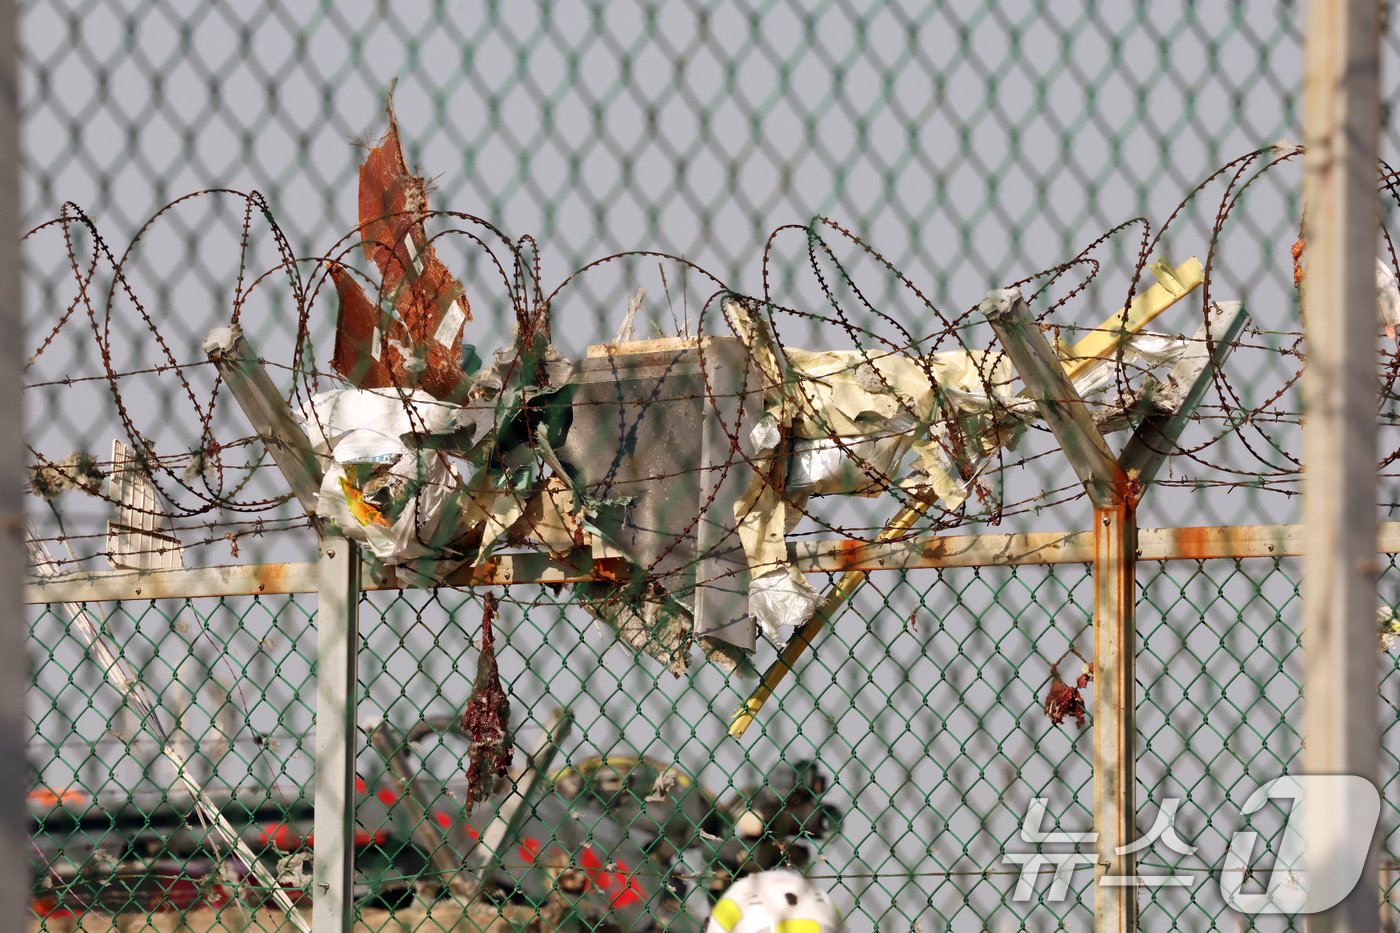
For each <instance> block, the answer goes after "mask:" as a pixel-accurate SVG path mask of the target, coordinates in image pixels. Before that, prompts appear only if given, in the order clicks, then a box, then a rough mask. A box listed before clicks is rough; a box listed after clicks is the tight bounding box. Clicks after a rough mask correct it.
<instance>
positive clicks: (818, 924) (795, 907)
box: [705, 869, 847, 933]
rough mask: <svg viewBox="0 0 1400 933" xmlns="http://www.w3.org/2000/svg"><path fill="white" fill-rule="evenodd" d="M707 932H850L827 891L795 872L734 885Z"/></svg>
mask: <svg viewBox="0 0 1400 933" xmlns="http://www.w3.org/2000/svg"><path fill="white" fill-rule="evenodd" d="M705 933H847V931H846V921H845V920H843V919H842V918H841V911H839V910H837V909H836V905H835V904H833V903H832V902H831V897H830V896H828V895H827V893H826V892H825V891H820V890H818V889H817V888H814V887H813V886H812V885H811V884H809V883H808V881H807V879H806V878H804V877H802V876H801V875H799V874H798V873H797V872H795V871H788V870H786V869H777V870H774V871H761V872H758V873H757V874H753V875H748V876H746V877H743V878H740V879H739V880H738V881H736V882H734V884H732V885H731V886H730V888H729V890H728V891H725V892H724V897H722V898H720V899H719V902H718V903H717V904H715V907H714V910H712V911H711V912H710V922H709V924H707V925H706V927H705Z"/></svg>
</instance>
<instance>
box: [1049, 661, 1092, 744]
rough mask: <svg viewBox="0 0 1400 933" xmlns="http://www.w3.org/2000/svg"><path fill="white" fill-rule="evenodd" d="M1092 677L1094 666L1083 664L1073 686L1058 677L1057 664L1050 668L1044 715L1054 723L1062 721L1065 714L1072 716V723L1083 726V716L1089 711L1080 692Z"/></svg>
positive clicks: (1058, 723)
mask: <svg viewBox="0 0 1400 933" xmlns="http://www.w3.org/2000/svg"><path fill="white" fill-rule="evenodd" d="M1093 679H1094V666H1093V665H1092V664H1086V665H1084V669H1083V670H1081V671H1080V672H1079V677H1078V678H1077V679H1076V680H1075V682H1074V686H1072V687H1071V686H1070V685H1069V684H1067V683H1065V681H1064V680H1063V679H1061V677H1060V668H1059V665H1054V666H1052V667H1051V668H1050V690H1049V691H1048V692H1047V693H1046V694H1045V715H1047V716H1049V717H1050V721H1051V722H1052V723H1054V724H1055V725H1057V726H1058V725H1060V724H1061V723H1063V722H1064V720H1065V717H1066V716H1073V717H1074V724H1075V726H1077V727H1078V728H1080V729H1082V728H1084V717H1085V716H1087V715H1088V713H1089V711H1088V710H1087V709H1086V708H1085V706H1084V696H1083V694H1081V693H1080V691H1081V690H1083V689H1084V688H1085V687H1087V686H1089V683H1090V682H1091V681H1092V680H1093Z"/></svg>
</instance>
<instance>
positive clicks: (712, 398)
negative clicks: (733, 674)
mask: <svg viewBox="0 0 1400 933" xmlns="http://www.w3.org/2000/svg"><path fill="white" fill-rule="evenodd" d="M629 346H631V347H635V348H637V349H638V350H639V351H640V352H635V353H628V352H626V351H627V349H628V348H629ZM608 350H609V351H616V352H608V353H607V355H601V356H589V357H586V358H585V359H583V360H580V361H578V362H577V363H575V364H574V368H573V371H572V372H571V375H570V378H569V381H570V382H572V383H573V384H574V385H575V386H576V389H575V393H574V397H573V404H572V413H573V421H572V424H571V425H570V428H569V432H568V437H567V439H566V440H565V443H564V445H563V447H562V449H561V450H560V451H559V456H560V459H561V461H562V462H563V464H564V466H565V467H566V468H567V469H568V470H569V471H570V473H571V474H573V476H572V478H573V480H574V482H575V484H576V485H577V486H579V487H581V488H582V489H583V491H584V492H586V493H587V495H589V496H591V497H594V498H598V499H616V498H623V497H625V498H627V499H628V500H629V501H628V503H627V505H626V507H624V508H621V509H616V510H612V512H613V514H612V515H611V516H608V515H600V516H599V518H598V522H599V524H600V529H601V530H602V531H604V532H605V533H606V534H607V535H608V536H609V537H610V538H611V539H612V540H613V541H614V542H616V544H617V545H618V547H620V548H621V549H622V550H623V551H624V553H625V554H626V556H627V557H628V558H629V559H631V560H632V561H633V562H635V563H636V564H638V565H640V566H641V567H643V568H645V569H646V571H647V573H648V575H649V576H650V577H652V578H653V579H654V581H655V582H657V583H659V584H660V585H662V586H664V587H665V588H666V589H667V590H668V591H669V592H670V593H671V594H672V595H673V596H675V597H676V598H677V599H679V600H681V601H682V602H684V603H685V604H686V605H688V606H690V607H691V608H692V611H693V614H694V618H695V626H694V631H695V635H696V636H697V637H706V638H711V639H719V640H721V641H724V642H726V643H728V644H731V645H734V646H735V647H738V648H741V649H743V650H745V651H752V650H753V648H754V625H753V620H752V619H751V618H750V617H749V611H748V584H749V571H748V565H747V562H746V561H745V558H744V553H743V548H742V546H741V545H740V542H739V536H738V533H737V531H736V527H735V526H736V524H737V523H736V521H735V518H734V504H735V502H736V501H737V499H738V498H739V496H740V495H742V494H743V492H744V490H745V489H746V488H747V487H748V485H749V483H750V481H751V479H752V476H753V472H752V469H751V467H750V466H749V464H748V463H747V462H746V461H745V460H744V458H743V456H742V455H741V454H740V453H738V451H737V444H736V443H735V440H736V439H737V438H741V437H746V436H747V434H748V432H749V431H750V430H752V428H753V425H754V423H755V422H756V421H757V420H758V418H759V417H760V416H761V415H762V413H763V391H762V385H761V383H760V379H759V374H758V372H757V370H756V369H755V368H754V367H753V366H752V364H751V363H750V361H749V358H748V355H747V353H746V352H745V350H744V347H743V345H742V344H741V343H740V342H739V341H738V340H735V339H734V338H732V337H706V338H703V341H695V340H686V341H679V340H675V341H665V342H658V341H645V342H641V343H638V344H632V345H628V344H621V345H617V346H613V347H609V348H608Z"/></svg>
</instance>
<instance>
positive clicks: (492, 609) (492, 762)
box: [461, 593, 515, 814]
mask: <svg viewBox="0 0 1400 933" xmlns="http://www.w3.org/2000/svg"><path fill="white" fill-rule="evenodd" d="M481 602H482V613H481V654H480V656H479V657H478V658H477V662H476V682H475V683H474V684H473V685H472V695H471V699H470V700H469V701H468V702H467V708H466V710H465V711H464V712H463V713H462V722H461V727H462V732H464V733H465V734H466V735H467V736H468V737H469V739H470V742H471V748H470V751H469V753H468V754H469V757H470V760H471V763H470V764H469V765H468V767H467V813H468V814H470V813H471V811H472V808H473V807H475V806H476V805H477V804H478V803H481V802H482V801H483V800H486V799H488V798H489V797H490V796H491V794H492V792H493V791H495V789H496V780H497V779H498V778H503V777H507V776H508V775H509V774H510V763H511V758H512V756H513V755H514V751H515V739H514V738H513V737H512V736H511V732H510V700H509V699H508V698H507V697H506V692H505V690H504V688H502V686H501V672H500V670H499V669H498V668H497V666H496V642H495V635H494V633H493V632H492V630H491V623H492V622H493V621H494V620H495V618H496V597H495V596H492V595H491V594H489V593H488V594H486V596H484V597H482V601H481Z"/></svg>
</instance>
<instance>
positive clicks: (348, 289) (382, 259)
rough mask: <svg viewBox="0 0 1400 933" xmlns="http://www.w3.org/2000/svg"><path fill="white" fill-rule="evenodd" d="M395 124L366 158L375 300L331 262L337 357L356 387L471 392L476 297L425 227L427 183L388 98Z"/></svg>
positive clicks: (366, 229)
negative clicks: (465, 360) (468, 340)
mask: <svg viewBox="0 0 1400 933" xmlns="http://www.w3.org/2000/svg"><path fill="white" fill-rule="evenodd" d="M387 110H388V114H389V131H388V132H387V133H385V134H384V138H383V139H381V140H380V141H379V144H378V145H376V146H375V147H374V148H372V149H371V150H370V151H369V154H368V155H367V156H366V157H365V161H364V164H363V165H361V166H360V194H359V213H360V237H361V239H362V240H363V242H364V250H365V255H366V256H367V257H369V259H370V261H371V262H373V263H374V264H375V265H376V266H377V267H378V268H379V271H380V274H381V276H382V283H381V286H380V301H382V302H383V303H384V305H385V307H386V311H387V313H385V312H383V311H381V310H380V308H379V307H378V306H377V305H376V303H375V302H374V301H371V300H370V298H369V297H368V296H366V294H365V293H364V290H363V289H362V288H360V286H359V284H358V283H357V282H355V281H354V280H353V279H352V278H351V277H350V276H349V275H348V274H347V273H346V272H345V271H344V270H341V269H337V268H332V270H331V275H332V278H333V279H334V282H335V286H336V292H337V294H338V295H339V296H340V316H339V320H338V322H337V326H336V345H335V355H334V357H333V359H332V365H333V366H334V367H335V370H336V372H338V373H340V374H341V375H342V376H344V377H345V378H346V379H348V380H350V382H351V384H353V385H355V386H356V387H357V388H362V389H369V388H384V387H386V386H391V385H392V386H398V387H400V388H405V389H411V388H421V389H422V390H424V391H425V392H427V393H428V394H429V395H432V396H433V397H434V398H440V399H449V398H450V399H459V398H461V397H462V396H463V395H465V389H466V379H465V377H464V375H463V373H462V365H461V343H462V331H463V328H464V326H465V324H466V322H467V321H469V320H471V316H472V315H471V305H470V304H469V303H468V302H467V296H466V292H465V290H464V289H463V288H462V284H461V283H460V282H458V281H457V279H456V278H455V277H454V276H453V275H452V273H450V272H449V271H447V267H446V266H444V265H443V264H442V261H441V260H439V259H438V257H437V251H436V250H434V249H433V246H432V244H431V243H430V242H429V240H428V236H427V234H426V233H425V232H424V229H423V221H424V219H425V218H426V217H427V214H428V192H427V183H426V182H425V181H424V180H423V179H422V178H421V177H419V176H417V175H414V174H413V173H412V172H410V171H409V169H408V165H407V163H405V162H404V157H403V149H402V148H401V147H400V145H399V131H398V123H397V121H396V120H395V119H394V107H393V100H392V98H391V99H390V101H389V104H388V107H387Z"/></svg>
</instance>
